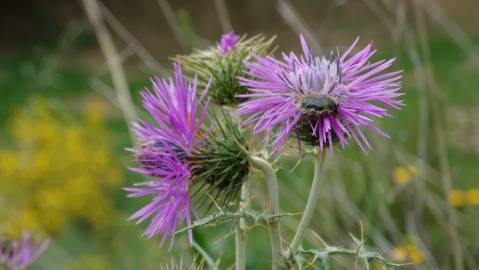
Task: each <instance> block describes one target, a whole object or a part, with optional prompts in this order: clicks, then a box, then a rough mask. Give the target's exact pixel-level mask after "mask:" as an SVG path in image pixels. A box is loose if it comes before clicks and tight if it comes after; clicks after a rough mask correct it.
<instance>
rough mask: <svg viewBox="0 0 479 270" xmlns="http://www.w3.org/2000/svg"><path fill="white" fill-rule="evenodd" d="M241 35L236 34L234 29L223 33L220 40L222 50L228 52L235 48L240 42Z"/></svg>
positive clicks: (223, 52)
mask: <svg viewBox="0 0 479 270" xmlns="http://www.w3.org/2000/svg"><path fill="white" fill-rule="evenodd" d="M239 39H240V37H239V36H238V35H236V34H235V33H234V32H233V31H231V32H229V33H226V34H223V35H222V36H221V40H220V52H221V53H222V54H226V53H228V52H230V51H231V50H233V49H234V48H235V46H236V43H238V40H239Z"/></svg>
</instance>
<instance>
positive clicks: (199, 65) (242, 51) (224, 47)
mask: <svg viewBox="0 0 479 270" xmlns="http://www.w3.org/2000/svg"><path fill="white" fill-rule="evenodd" d="M273 40H274V38H271V39H268V40H267V39H266V38H264V37H263V36H261V35H257V36H253V37H249V38H248V37H246V36H242V37H241V38H240V37H239V36H237V35H236V34H235V33H233V32H230V33H227V34H224V35H223V36H222V37H221V40H220V43H219V45H218V46H214V47H210V48H208V49H205V50H198V49H197V50H194V51H193V53H191V54H190V55H179V56H176V57H174V58H173V60H174V61H175V62H178V63H180V64H181V65H182V66H183V67H184V69H185V71H186V72H188V74H190V75H193V74H195V75H197V76H198V84H199V85H200V86H205V85H206V84H207V83H208V82H209V81H210V79H211V86H210V89H209V91H208V94H209V95H210V96H211V97H213V99H214V100H215V101H216V102H217V103H219V104H221V105H233V104H237V103H238V97H237V95H238V94H242V93H246V92H247V89H246V87H244V86H242V85H241V84H240V83H239V81H238V76H246V75H245V74H244V71H245V66H244V61H247V60H252V59H251V54H250V52H254V53H255V54H257V55H266V54H267V53H269V51H270V50H271V46H272V43H273Z"/></svg>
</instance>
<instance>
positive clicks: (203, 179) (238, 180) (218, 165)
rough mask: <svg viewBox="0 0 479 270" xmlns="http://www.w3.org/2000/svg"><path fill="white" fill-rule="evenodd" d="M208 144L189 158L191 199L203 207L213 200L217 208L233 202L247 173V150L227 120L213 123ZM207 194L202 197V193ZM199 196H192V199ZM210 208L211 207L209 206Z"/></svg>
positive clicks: (223, 119)
mask: <svg viewBox="0 0 479 270" xmlns="http://www.w3.org/2000/svg"><path fill="white" fill-rule="evenodd" d="M216 123H217V128H216V129H215V130H214V131H212V133H211V134H210V136H211V140H207V141H206V142H205V143H203V144H202V145H200V146H198V147H195V149H194V151H193V153H192V154H191V155H190V157H189V158H188V162H189V167H190V170H191V174H192V181H193V189H194V192H193V198H195V197H198V198H201V200H202V201H201V202H198V203H199V204H202V203H204V202H206V201H211V199H213V200H214V202H215V203H217V204H218V205H220V206H224V205H226V204H228V203H229V202H230V201H231V200H233V199H234V198H236V196H237V195H238V193H239V191H240V189H241V186H242V185H243V183H244V182H245V181H246V178H247V177H248V174H249V170H250V162H249V159H248V152H247V151H248V150H247V148H246V145H245V142H244V140H243V138H242V137H241V135H240V132H239V131H238V129H237V127H236V126H235V125H234V124H233V123H232V121H231V119H229V117H228V116H225V117H223V118H222V119H221V120H218V119H216ZM205 192H206V193H208V194H210V196H211V197H210V198H209V199H208V196H203V195H204V193H205ZM196 194H197V195H201V194H203V195H201V196H195V195H196ZM210 206H211V204H210Z"/></svg>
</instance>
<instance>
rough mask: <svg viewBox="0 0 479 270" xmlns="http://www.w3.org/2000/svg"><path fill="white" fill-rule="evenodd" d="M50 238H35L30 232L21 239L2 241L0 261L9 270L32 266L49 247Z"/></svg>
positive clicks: (0, 244)
mask: <svg viewBox="0 0 479 270" xmlns="http://www.w3.org/2000/svg"><path fill="white" fill-rule="evenodd" d="M48 244H49V240H48V239H46V240H43V241H42V240H41V239H40V238H38V237H37V238H33V237H32V235H31V234H30V233H28V232H25V233H23V235H22V238H21V239H19V240H5V241H4V242H2V243H0V263H1V264H3V265H4V266H5V267H6V268H7V269H8V270H20V269H24V268H26V267H28V266H30V265H31V264H32V263H33V262H34V261H35V260H36V259H37V258H38V257H39V256H40V255H41V254H42V253H43V252H44V251H45V250H46V249H47V247H48Z"/></svg>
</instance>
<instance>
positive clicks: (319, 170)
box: [287, 154, 324, 257]
mask: <svg viewBox="0 0 479 270" xmlns="http://www.w3.org/2000/svg"><path fill="white" fill-rule="evenodd" d="M323 164H324V157H323V154H318V155H317V156H316V158H315V160H314V177H313V183H312V184H311V191H310V192H309V196H308V202H307V203H306V207H305V208H304V213H303V217H302V218H301V221H300V222H299V225H298V229H297V230H296V233H295V234H294V237H293V241H292V242H291V244H290V249H289V251H288V252H290V253H289V254H287V255H288V256H287V257H289V256H290V255H293V256H294V254H295V253H296V251H297V250H298V248H299V246H300V245H301V241H302V240H303V236H304V233H305V232H306V229H307V228H308V226H309V224H310V223H311V219H312V217H313V214H314V211H315V210H316V205H317V202H318V198H319V186H320V184H321V179H322V178H323V177H322V174H323V172H324V169H323Z"/></svg>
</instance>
